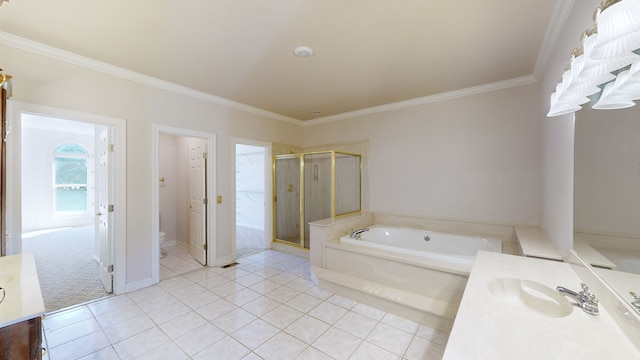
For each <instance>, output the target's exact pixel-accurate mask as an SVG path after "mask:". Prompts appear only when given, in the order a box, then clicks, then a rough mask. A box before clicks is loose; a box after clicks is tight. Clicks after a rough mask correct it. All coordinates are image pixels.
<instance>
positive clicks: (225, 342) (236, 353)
mask: <svg viewBox="0 0 640 360" xmlns="http://www.w3.org/2000/svg"><path fill="white" fill-rule="evenodd" d="M249 353H250V351H249V349H247V348H246V347H245V346H244V345H242V344H240V343H239V342H238V341H236V340H234V339H233V338H232V337H230V336H225V337H224V338H222V340H218V341H217V342H216V343H215V344H213V345H210V346H208V347H207V348H205V349H204V350H202V351H200V352H199V353H197V354H196V355H195V356H193V359H194V360H211V359H242V358H243V357H244V356H246V355H248V354H249Z"/></svg>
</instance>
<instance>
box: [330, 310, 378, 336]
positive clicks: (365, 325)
mask: <svg viewBox="0 0 640 360" xmlns="http://www.w3.org/2000/svg"><path fill="white" fill-rule="evenodd" d="M377 324H378V322H377V321H376V320H373V319H371V318H369V317H366V316H364V315H361V314H358V313H355V312H353V311H351V312H348V313H346V314H345V315H344V316H343V317H342V318H341V319H340V320H338V322H337V323H335V325H334V326H335V327H336V328H338V329H340V330H344V331H345V332H347V333H349V334H351V335H354V336H357V337H359V338H361V339H364V338H366V337H367V336H368V335H369V333H371V330H373V328H374V327H376V325H377Z"/></svg>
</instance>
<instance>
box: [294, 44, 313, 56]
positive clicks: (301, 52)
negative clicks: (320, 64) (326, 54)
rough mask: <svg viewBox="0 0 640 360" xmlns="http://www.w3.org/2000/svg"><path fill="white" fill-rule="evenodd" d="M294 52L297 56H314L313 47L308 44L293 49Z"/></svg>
mask: <svg viewBox="0 0 640 360" xmlns="http://www.w3.org/2000/svg"><path fill="white" fill-rule="evenodd" d="M293 53H294V54H295V55H296V56H297V57H310V56H313V49H312V48H310V47H308V46H298V47H297V48H295V49H293Z"/></svg>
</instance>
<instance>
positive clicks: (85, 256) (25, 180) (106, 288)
mask: <svg viewBox="0 0 640 360" xmlns="http://www.w3.org/2000/svg"><path fill="white" fill-rule="evenodd" d="M20 120H21V141H20V148H21V149H20V154H21V163H20V169H21V187H20V188H21V189H22V191H21V205H22V211H21V217H20V218H21V225H22V226H21V248H22V251H21V252H23V253H32V254H33V255H34V258H35V261H36V268H37V271H38V277H39V280H40V284H41V289H42V294H43V300H44V304H45V309H46V311H47V312H51V311H55V310H59V309H62V308H67V307H70V306H73V305H77V304H81V303H85V302H87V301H91V300H95V299H99V298H102V297H105V296H107V295H108V294H110V293H113V290H114V289H113V271H112V266H113V260H112V259H113V240H112V239H113V219H112V217H113V216H112V214H111V212H112V211H113V208H112V206H113V198H112V195H113V191H112V187H113V185H112V179H111V177H110V174H112V173H113V169H112V164H113V161H112V160H111V157H112V154H111V152H110V146H111V144H112V142H111V134H112V132H113V128H112V127H111V126H108V125H102V124H94V123H88V122H83V121H75V120H68V119H63V118H57V117H50V116H46V115H40V114H30V113H22V114H21V119H20ZM110 206H111V209H109V207H110Z"/></svg>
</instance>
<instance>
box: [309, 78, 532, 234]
mask: <svg viewBox="0 0 640 360" xmlns="http://www.w3.org/2000/svg"><path fill="white" fill-rule="evenodd" d="M539 96H540V90H539V88H538V84H529V85H522V86H518V87H512V88H508V89H502V90H498V91H492V92H487V93H482V94H476V95H469V96H465V97H461V98H456V99H452V100H447V101H441V102H435V103H429V104H424V105H419V106H414V107H411V108H404V109H398V110H390V111H386V112H381V113H376V114H371V115H364V116H360V117H357V118H351V119H346V120H340V121H334V122H326V123H320V124H315V125H310V126H305V127H304V147H305V148H312V147H314V146H319V145H323V144H336V143H337V144H340V143H348V142H354V141H360V140H368V164H367V165H368V167H367V169H368V177H369V201H368V208H365V209H364V210H368V211H373V212H384V213H393V214H398V215H408V216H417V217H427V218H446V219H457V220H471V221H477V222H488V223H494V224H538V222H539V214H540V197H541V195H540V181H539V180H540V166H541V165H540V164H541V162H540V149H539V147H540V131H541V126H540V121H539V116H538V113H539V105H538V104H539V102H540V99H539ZM363 204H367V202H366V201H363Z"/></svg>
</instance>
